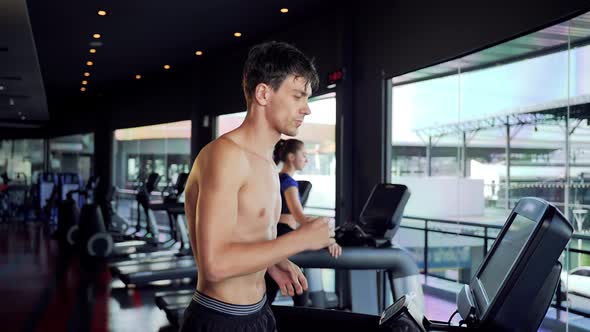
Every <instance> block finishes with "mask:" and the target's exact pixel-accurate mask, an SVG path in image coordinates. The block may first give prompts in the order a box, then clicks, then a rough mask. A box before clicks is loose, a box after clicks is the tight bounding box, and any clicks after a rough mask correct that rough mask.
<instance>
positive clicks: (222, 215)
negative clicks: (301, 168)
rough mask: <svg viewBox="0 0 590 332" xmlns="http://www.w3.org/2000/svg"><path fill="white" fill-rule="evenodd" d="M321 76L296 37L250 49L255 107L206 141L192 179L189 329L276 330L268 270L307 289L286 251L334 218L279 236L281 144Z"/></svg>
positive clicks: (314, 242) (291, 288)
mask: <svg viewBox="0 0 590 332" xmlns="http://www.w3.org/2000/svg"><path fill="white" fill-rule="evenodd" d="M317 84H318V77H317V73H316V71H315V68H314V66H313V64H312V63H311V61H310V60H309V59H308V58H307V57H305V55H303V53H301V52H300V51H299V50H297V49H296V48H295V47H293V46H291V45H289V44H286V43H279V42H269V43H264V44H260V45H257V46H254V47H253V48H252V49H251V50H250V53H249V54H248V59H247V60H246V63H245V65H244V73H243V88H244V94H245V97H246V103H247V106H248V114H247V115H246V118H245V120H244V122H243V123H242V125H240V127H238V128H237V129H235V130H233V131H231V132H229V133H227V134H225V135H223V136H221V137H219V138H218V139H216V140H214V141H213V142H211V143H209V144H208V145H207V146H205V147H204V148H203V149H202V150H201V152H200V153H199V155H198V156H197V159H196V161H195V163H194V165H193V168H192V170H191V173H190V176H189V179H188V182H187V186H186V199H185V210H186V216H187V220H188V228H189V233H190V238H191V245H192V249H193V254H194V257H195V260H196V262H197V266H198V268H199V273H198V283H197V290H196V291H195V293H194V295H193V301H192V302H191V304H190V305H189V307H188V308H187V309H186V311H185V315H184V323H183V326H182V329H181V331H183V332H184V331H186V332H189V331H190V332H193V331H230V330H231V331H275V330H276V326H275V320H274V317H273V314H272V312H271V310H270V307H269V305H268V304H267V301H266V294H265V282H264V274H265V272H266V271H267V270H268V273H269V275H270V276H271V277H272V278H273V279H274V280H275V281H276V282H277V284H278V285H279V286H280V289H281V291H282V293H283V294H284V295H287V294H288V295H291V296H293V295H294V294H295V293H297V294H301V293H302V292H303V290H305V289H307V280H306V279H305V276H304V275H303V273H302V272H301V270H300V269H299V267H297V266H296V265H295V264H293V263H292V262H290V261H289V260H288V259H287V258H288V257H289V256H292V255H294V254H297V253H299V252H301V251H304V250H318V249H322V248H325V247H328V246H330V245H331V244H333V243H334V232H333V230H331V229H330V227H329V224H328V220H327V219H326V218H317V219H315V220H313V221H312V222H310V223H306V224H304V225H302V226H301V227H300V228H298V229H297V230H296V231H293V232H291V233H289V234H287V235H284V236H281V237H279V238H277V237H276V231H277V221H278V220H279V217H280V214H281V196H280V185H279V177H278V176H277V173H278V170H277V168H276V165H275V163H274V161H273V148H274V146H275V144H276V143H277V142H278V141H279V139H280V137H281V134H285V135H288V136H295V135H297V132H298V128H299V126H301V124H302V123H303V119H304V117H305V116H306V115H309V114H310V113H311V112H310V109H309V106H308V98H309V96H310V95H311V92H312V88H315V87H316V86H317Z"/></svg>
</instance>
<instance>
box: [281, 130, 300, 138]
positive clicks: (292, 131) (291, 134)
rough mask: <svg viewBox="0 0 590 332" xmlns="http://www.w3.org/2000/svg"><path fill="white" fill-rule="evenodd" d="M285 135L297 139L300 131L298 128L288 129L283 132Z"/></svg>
mask: <svg viewBox="0 0 590 332" xmlns="http://www.w3.org/2000/svg"><path fill="white" fill-rule="evenodd" d="M283 134H284V135H287V136H291V137H295V136H297V134H299V129H298V128H296V129H287V130H285V131H283Z"/></svg>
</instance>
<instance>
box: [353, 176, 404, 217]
mask: <svg viewBox="0 0 590 332" xmlns="http://www.w3.org/2000/svg"><path fill="white" fill-rule="evenodd" d="M402 188H403V187H399V188H398V186H396V185H392V184H390V185H385V186H383V187H379V188H377V189H376V190H375V191H374V192H373V195H372V197H371V199H370V201H369V204H368V205H367V207H366V208H365V211H364V213H363V215H362V217H363V218H390V217H391V216H393V215H394V213H395V210H396V209H397V207H398V205H399V202H400V201H401V199H402V197H403V194H404V190H402Z"/></svg>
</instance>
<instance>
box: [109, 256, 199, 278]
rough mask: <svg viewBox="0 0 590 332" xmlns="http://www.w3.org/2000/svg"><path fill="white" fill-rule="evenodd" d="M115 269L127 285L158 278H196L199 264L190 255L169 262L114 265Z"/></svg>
mask: <svg viewBox="0 0 590 332" xmlns="http://www.w3.org/2000/svg"><path fill="white" fill-rule="evenodd" d="M113 270H115V271H116V272H117V274H118V275H119V279H121V281H122V282H124V283H125V284H126V285H129V284H135V285H143V284H147V283H150V282H153V281H158V280H172V279H184V278H191V279H194V278H196V277H197V266H196V265H195V261H194V259H193V258H192V257H190V256H189V257H180V258H178V259H176V260H173V261H167V262H157V263H144V264H141V263H140V264H137V265H128V266H120V267H114V268H113Z"/></svg>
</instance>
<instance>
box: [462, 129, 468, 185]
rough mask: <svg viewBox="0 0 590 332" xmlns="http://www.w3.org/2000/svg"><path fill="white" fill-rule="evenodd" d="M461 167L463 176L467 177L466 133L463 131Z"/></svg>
mask: <svg viewBox="0 0 590 332" xmlns="http://www.w3.org/2000/svg"><path fill="white" fill-rule="evenodd" d="M461 167H462V168H463V177H464V178H466V177H467V133H465V132H463V146H462V153H461Z"/></svg>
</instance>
